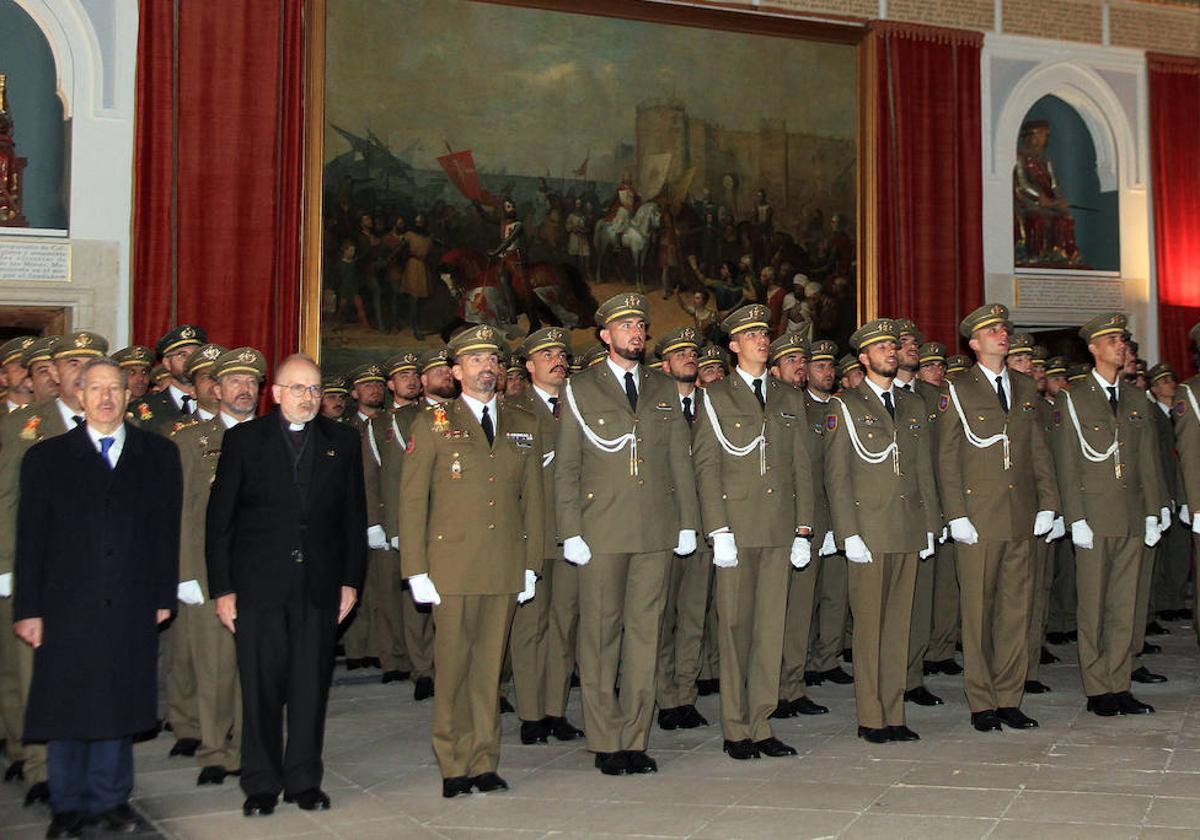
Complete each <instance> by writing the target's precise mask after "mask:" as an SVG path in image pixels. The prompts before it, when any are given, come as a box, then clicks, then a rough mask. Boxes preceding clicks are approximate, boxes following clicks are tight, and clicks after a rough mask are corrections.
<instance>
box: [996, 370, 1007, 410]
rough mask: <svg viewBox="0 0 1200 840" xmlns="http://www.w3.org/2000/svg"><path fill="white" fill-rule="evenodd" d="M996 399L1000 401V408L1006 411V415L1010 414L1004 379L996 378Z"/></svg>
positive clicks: (1001, 377)
mask: <svg viewBox="0 0 1200 840" xmlns="http://www.w3.org/2000/svg"><path fill="white" fill-rule="evenodd" d="M996 399H998V400H1000V407H1001V408H1002V409H1004V413H1005V414H1008V394H1006V393H1005V392H1004V377H1003V376H997V377H996Z"/></svg>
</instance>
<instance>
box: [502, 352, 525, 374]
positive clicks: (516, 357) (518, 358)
mask: <svg viewBox="0 0 1200 840" xmlns="http://www.w3.org/2000/svg"><path fill="white" fill-rule="evenodd" d="M504 372H505V373H525V357H524V356H522V355H521V353H520V351H518V350H512V351H510V352H509V353H508V361H507V362H505V364H504Z"/></svg>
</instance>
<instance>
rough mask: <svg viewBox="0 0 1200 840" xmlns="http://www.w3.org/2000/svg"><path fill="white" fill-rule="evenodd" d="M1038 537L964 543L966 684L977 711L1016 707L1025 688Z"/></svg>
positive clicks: (962, 584) (960, 554)
mask: <svg viewBox="0 0 1200 840" xmlns="http://www.w3.org/2000/svg"><path fill="white" fill-rule="evenodd" d="M1033 543H1034V538H1033V537H1028V538H1026V539H1019V540H980V541H979V542H977V543H975V544H974V545H965V544H962V543H959V544H958V545H957V546H956V547H955V551H956V553H957V556H958V583H959V589H960V591H961V593H962V595H961V598H962V640H963V688H964V689H965V690H966V694H967V704H968V705H969V706H970V707H971V711H972V712H983V711H987V710H989V709H1004V708H1016V707H1017V706H1019V705H1021V695H1022V694H1023V693H1024V691H1025V666H1026V663H1027V661H1028V657H1029V651H1028V648H1027V645H1026V638H1027V634H1028V633H1029V613H1030V611H1031V610H1032V608H1033V573H1032V568H1031V567H1032V565H1033Z"/></svg>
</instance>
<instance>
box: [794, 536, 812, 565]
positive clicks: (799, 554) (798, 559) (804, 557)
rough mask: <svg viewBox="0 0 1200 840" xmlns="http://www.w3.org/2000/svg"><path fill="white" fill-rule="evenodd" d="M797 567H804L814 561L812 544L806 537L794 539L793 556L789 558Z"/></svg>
mask: <svg viewBox="0 0 1200 840" xmlns="http://www.w3.org/2000/svg"><path fill="white" fill-rule="evenodd" d="M789 559H790V560H791V561H792V565H793V566H795V567H796V568H797V569H803V568H804V567H805V566H807V565H808V564H809V563H811V562H812V545H811V544H810V543H809V541H808V540H806V539H804V537H796V539H794V540H792V556H791V558H789Z"/></svg>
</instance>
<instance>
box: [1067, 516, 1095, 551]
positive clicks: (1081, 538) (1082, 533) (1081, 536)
mask: <svg viewBox="0 0 1200 840" xmlns="http://www.w3.org/2000/svg"><path fill="white" fill-rule="evenodd" d="M1095 539H1096V538H1095V536H1094V535H1093V534H1092V528H1091V526H1090V525H1088V524H1087V520H1086V519H1080V520H1079V521H1078V522H1072V523H1071V542H1073V543H1075V547H1076V548H1091V547H1092V543H1093V542H1094V541H1095Z"/></svg>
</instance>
